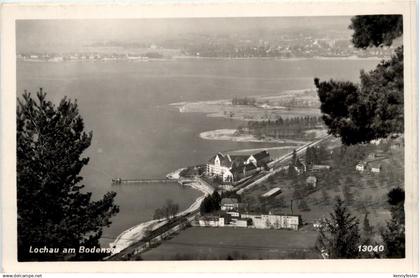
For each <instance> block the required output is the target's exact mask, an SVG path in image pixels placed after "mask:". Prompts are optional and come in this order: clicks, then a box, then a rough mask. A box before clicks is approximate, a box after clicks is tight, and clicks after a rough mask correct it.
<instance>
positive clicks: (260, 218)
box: [198, 198, 302, 230]
mask: <svg viewBox="0 0 420 278" xmlns="http://www.w3.org/2000/svg"><path fill="white" fill-rule="evenodd" d="M245 206H246V204H244V203H240V202H238V200H237V199H235V198H223V199H222V200H221V211H220V212H218V213H217V214H213V215H204V216H201V217H200V218H199V219H198V225H199V226H201V227H241V228H256V229H291V230H298V229H299V228H300V226H301V225H302V219H301V217H300V215H278V214H271V213H270V214H252V213H241V211H242V209H243V208H244V207H245Z"/></svg>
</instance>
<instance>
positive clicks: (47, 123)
mask: <svg viewBox="0 0 420 278" xmlns="http://www.w3.org/2000/svg"><path fill="white" fill-rule="evenodd" d="M16 124H17V214H18V259H19V261H31V260H37V261H42V260H76V259H77V260H81V259H84V260H89V259H98V256H97V255H86V254H77V253H76V254H71V255H68V254H63V253H61V252H59V253H54V254H48V253H43V254H40V253H30V252H29V249H30V247H31V246H32V247H33V248H35V247H44V246H51V247H55V248H59V250H63V249H64V248H76V249H78V248H79V246H85V247H98V246H99V238H100V237H101V236H102V228H103V227H105V226H109V225H110V224H111V222H110V218H111V217H112V216H113V215H115V214H116V213H118V211H119V208H118V206H117V205H115V204H114V198H115V196H116V193H115V192H108V193H106V194H105V195H104V196H103V198H102V199H100V200H98V201H92V200H91V196H92V193H91V192H87V193H83V192H81V189H82V188H83V187H84V185H81V184H80V182H81V181H82V179H83V178H82V177H81V176H80V175H79V173H80V171H81V169H82V168H83V166H85V165H87V164H88V162H89V158H88V157H82V154H83V152H84V151H85V150H86V149H87V148H88V147H89V146H90V143H91V140H92V132H90V133H86V132H85V131H84V122H83V119H82V117H81V116H80V115H79V111H78V105H77V102H76V101H75V102H72V101H70V100H68V99H67V98H64V99H62V100H61V102H60V103H59V105H58V106H57V107H56V106H55V105H54V104H53V103H52V102H50V101H48V100H47V98H46V93H45V92H43V91H42V89H40V90H39V92H38V93H37V96H36V98H33V97H32V96H31V94H30V93H27V92H26V91H25V93H24V94H23V96H22V98H18V105H17V122H16Z"/></svg>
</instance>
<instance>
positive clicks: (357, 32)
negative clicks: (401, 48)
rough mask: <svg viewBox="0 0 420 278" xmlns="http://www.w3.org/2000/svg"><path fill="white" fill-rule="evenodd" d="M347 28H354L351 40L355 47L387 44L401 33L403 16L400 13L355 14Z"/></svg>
mask: <svg viewBox="0 0 420 278" xmlns="http://www.w3.org/2000/svg"><path fill="white" fill-rule="evenodd" d="M349 28H350V29H352V30H354V33H353V37H352V42H353V44H354V46H355V47H357V48H367V47H372V46H382V45H386V46H389V45H391V44H392V41H393V40H394V39H396V38H398V37H400V36H401V35H402V34H403V18H402V16H401V15H364V16H355V17H353V18H352V19H351V25H350V26H349Z"/></svg>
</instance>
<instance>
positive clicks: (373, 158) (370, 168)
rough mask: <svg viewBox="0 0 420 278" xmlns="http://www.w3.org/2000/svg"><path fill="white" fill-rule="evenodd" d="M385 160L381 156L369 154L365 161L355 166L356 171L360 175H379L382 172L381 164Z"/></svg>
mask: <svg viewBox="0 0 420 278" xmlns="http://www.w3.org/2000/svg"><path fill="white" fill-rule="evenodd" d="M385 159H386V157H385V156H383V155H381V154H376V153H371V154H369V155H368V157H367V159H365V160H363V161H359V163H357V164H356V167H355V168H356V171H358V172H360V173H363V172H371V173H380V172H381V171H382V162H383V161H384V160H385Z"/></svg>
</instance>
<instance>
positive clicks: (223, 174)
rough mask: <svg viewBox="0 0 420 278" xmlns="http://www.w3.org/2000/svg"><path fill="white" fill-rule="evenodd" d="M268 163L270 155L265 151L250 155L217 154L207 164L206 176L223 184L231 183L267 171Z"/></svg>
mask: <svg viewBox="0 0 420 278" xmlns="http://www.w3.org/2000/svg"><path fill="white" fill-rule="evenodd" d="M268 162H270V154H269V153H268V152H267V151H261V152H259V153H256V154H252V155H229V154H223V153H218V154H216V155H215V156H213V157H212V158H211V159H210V160H209V161H208V162H207V165H206V175H207V176H209V177H218V178H220V179H221V181H222V182H224V183H232V182H235V181H239V180H241V179H243V178H245V177H249V176H251V175H253V174H255V173H257V172H259V171H261V170H263V169H267V163H268Z"/></svg>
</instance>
